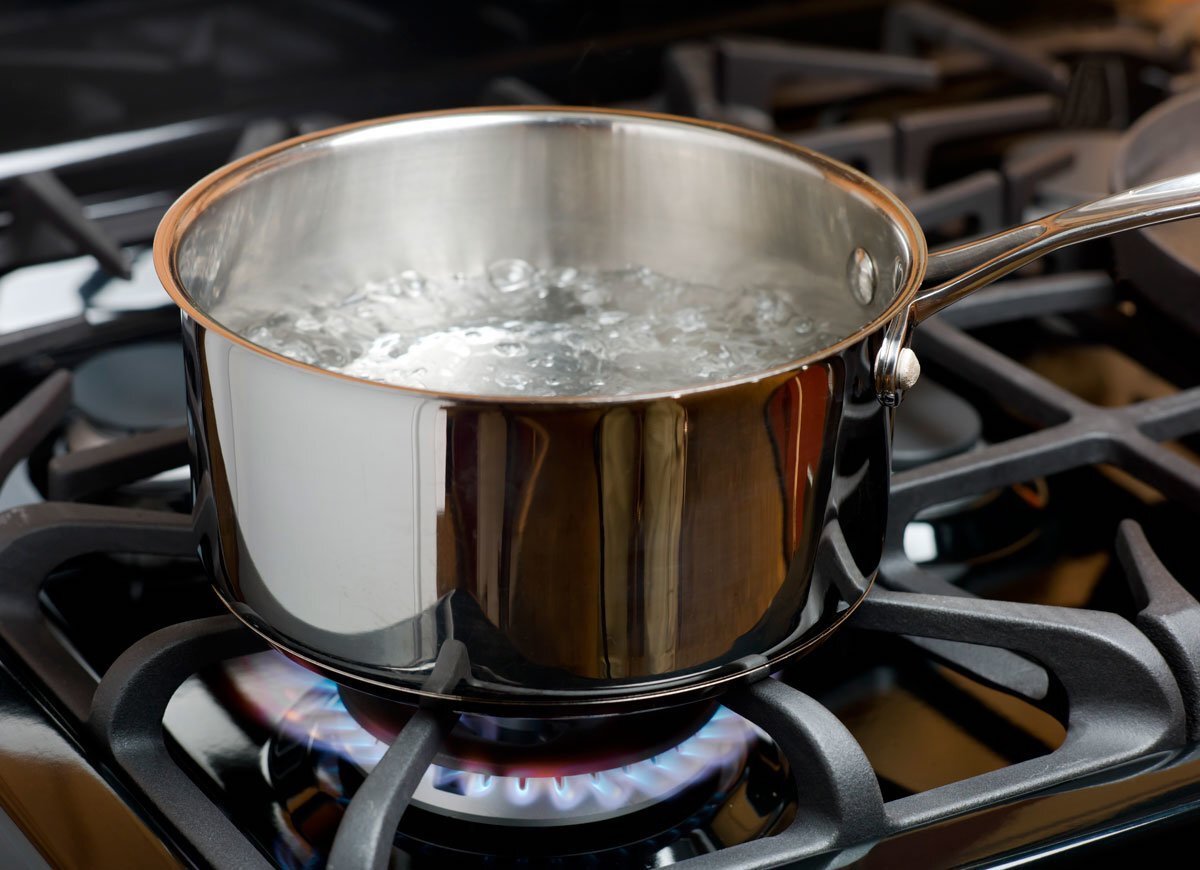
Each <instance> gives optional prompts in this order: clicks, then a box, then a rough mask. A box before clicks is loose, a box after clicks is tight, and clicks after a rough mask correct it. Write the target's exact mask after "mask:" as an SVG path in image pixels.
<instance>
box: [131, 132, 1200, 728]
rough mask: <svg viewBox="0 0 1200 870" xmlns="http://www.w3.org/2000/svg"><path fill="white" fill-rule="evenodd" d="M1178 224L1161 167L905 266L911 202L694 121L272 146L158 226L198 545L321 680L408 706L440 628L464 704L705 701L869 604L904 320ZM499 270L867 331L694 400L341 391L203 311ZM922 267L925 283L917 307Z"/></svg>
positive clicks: (334, 378)
mask: <svg viewBox="0 0 1200 870" xmlns="http://www.w3.org/2000/svg"><path fill="white" fill-rule="evenodd" d="M1197 211H1200V176H1197V177H1187V178H1182V179H1176V180H1174V181H1171V182H1160V183H1159V184H1156V185H1152V186H1149V187H1146V188H1141V189H1138V190H1135V191H1130V192H1128V193H1126V194H1121V195H1119V196H1116V197H1110V198H1109V199H1106V200H1102V201H1100V202H1098V203H1093V204H1091V205H1085V206H1079V207H1076V208H1073V209H1068V210H1066V211H1063V212H1060V213H1058V214H1056V215H1051V216H1049V217H1046V218H1043V219H1041V220H1039V221H1036V222H1034V223H1031V224H1028V225H1026V226H1023V227H1018V228H1016V229H1013V230H1009V231H1007V232H1004V233H1000V234H997V235H996V236H993V237H990V238H988V239H985V240H983V241H981V242H975V243H971V244H968V245H964V246H960V247H958V248H955V249H952V250H950V251H947V252H944V253H942V254H939V255H938V257H937V258H936V259H935V260H934V263H933V265H932V267H931V268H930V270H929V273H928V274H926V259H925V258H926V255H925V245H924V240H923V238H922V237H921V235H920V233H919V232H918V230H917V226H916V222H915V220H914V219H913V218H912V216H911V214H909V213H908V211H907V210H906V209H905V208H904V207H903V206H902V205H900V203H899V202H898V201H897V200H896V199H895V198H894V197H893V196H892V195H891V194H889V193H888V192H887V191H886V190H884V189H883V188H881V187H879V185H877V184H876V183H875V182H873V181H871V180H870V179H868V178H866V177H865V176H862V175H860V174H858V173H856V172H854V171H853V170H850V169H849V168H847V167H844V166H842V165H841V164H838V163H835V162H833V161H829V160H827V159H825V158H823V157H820V156H819V155H816V154H814V153H812V152H808V151H805V150H803V149H798V148H795V147H792V146H790V145H787V144H786V143H783V142H779V141H777V140H774V139H770V138H768V137H764V136H761V135H758V134H755V133H750V132H747V131H739V130H738V129H736V128H731V127H724V126H721V125H717V124H709V123H704V122H696V121H688V120H684V119H677V118H670V117H666V116H654V115H638V114H633V113H619V112H606V111H592V110H588V111H584V110H575V109H538V108H517V109H490V110H479V111H467V112H450V113H431V114H427V115H414V116H406V117H401V118H397V119H390V120H383V121H376V122H369V123H366V124H360V125H352V126H350V127H345V128H340V129H337V130H333V131H327V132H325V133H321V134H317V135H314V136H309V137H302V138H300V139H297V140H292V141H291V142H288V143H282V144H281V145H278V146H275V147H273V148H270V149H267V150H265V151H263V152H260V153H259V154H257V155H252V156H251V157H249V158H246V159H245V160H242V161H240V162H238V163H235V164H232V165H231V166H229V167H226V168H225V169H223V170H220V171H218V172H217V173H215V174H214V175H212V176H209V177H208V178H207V179H205V180H204V181H202V182H200V183H199V184H198V185H196V186H195V187H193V188H192V190H190V191H189V192H188V193H187V194H185V195H184V197H183V198H182V199H181V200H180V201H179V202H178V203H177V204H176V205H175V206H174V207H172V209H171V210H170V212H169V213H168V215H167V217H166V218H165V219H164V221H163V224H162V226H161V227H160V230H159V233H158V236H157V238H156V240H155V263H156V267H157V269H158V271H159V275H160V277H161V278H162V280H163V282H164V284H165V286H166V288H167V291H168V293H170V294H171V296H172V298H174V299H175V301H176V302H177V303H178V304H179V305H180V306H181V308H182V309H183V312H184V318H183V323H184V331H185V345H186V352H187V357H188V381H189V388H190V394H189V414H190V418H191V420H192V430H193V439H194V455H195V463H194V469H193V474H194V483H195V488H196V493H197V498H198V501H199V503H200V504H201V506H202V516H203V517H204V518H205V519H204V521H203V526H204V528H203V529H202V531H203V532H204V538H203V540H202V543H201V550H202V555H203V556H204V558H205V562H206V564H207V566H208V568H209V570H210V572H211V573H212V575H213V577H214V579H215V582H216V585H217V588H218V590H219V592H220V593H221V595H222V597H223V598H224V600H225V601H226V603H227V604H228V605H229V607H230V608H231V609H232V610H233V611H234V612H235V613H237V614H238V615H239V616H240V617H241V618H242V619H243V620H244V621H245V622H246V623H247V624H249V625H251V626H252V627H253V628H255V629H256V630H257V631H259V632H260V633H262V634H263V635H264V636H266V637H267V638H268V639H269V640H271V641H272V642H273V643H275V644H277V645H278V646H280V647H281V648H283V649H285V650H287V651H289V652H290V653H291V654H292V655H294V656H296V657H298V658H300V659H302V660H304V661H307V662H308V663H309V664H311V665H313V666H314V667H317V668H319V669H322V670H324V671H326V672H328V673H330V674H332V675H334V676H336V677H338V678H340V679H357V680H360V681H363V682H366V683H369V684H374V685H376V686H379V687H385V688H389V689H399V690H400V691H402V692H408V693H412V694H416V695H421V694H436V693H424V690H423V689H422V684H423V681H424V680H425V678H426V677H427V676H428V674H429V672H430V670H431V669H432V667H433V663H434V661H435V660H436V659H437V656H438V653H439V650H440V648H441V645H442V644H443V643H444V641H445V640H447V639H448V638H454V639H457V640H461V641H462V642H463V643H464V644H465V645H466V647H467V649H468V650H469V654H470V659H471V668H470V676H469V677H468V678H467V679H466V680H464V681H463V682H462V683H460V685H459V687H458V688H457V689H456V690H455V692H454V694H452V695H448V696H446V697H449V698H450V699H451V700H453V701H454V702H455V703H456V704H457V705H458V706H460V707H472V706H475V707H484V708H486V707H489V706H490V707H493V708H494V707H497V706H500V707H503V706H521V707H523V708H524V709H525V712H529V713H530V715H534V714H535V713H536V714H543V715H545V714H551V713H555V712H567V713H568V714H570V713H572V712H575V713H577V712H581V711H583V708H584V707H588V708H589V709H588V712H595V710H594V709H592V708H595V707H597V706H599V707H604V706H605V705H608V706H609V708H611V707H612V706H613V705H617V704H625V705H639V706H647V705H663V704H667V703H675V702H682V701H686V700H691V699H693V698H695V697H697V696H699V697H703V696H705V695H706V694H712V693H714V692H715V691H717V690H718V689H719V688H720V687H721V686H722V685H724V684H725V683H727V682H729V681H731V680H734V679H737V678H738V677H739V676H740V675H741V674H743V673H744V672H745V670H746V669H747V668H761V667H766V666H769V665H771V664H776V663H778V662H780V661H782V660H783V659H784V658H786V657H788V656H790V655H793V654H795V653H797V652H799V651H800V650H802V649H804V648H805V647H807V646H808V645H810V644H812V643H814V642H815V641H817V640H818V639H819V638H820V637H821V636H822V635H823V633H825V632H827V631H828V630H830V629H831V628H832V627H833V626H834V625H835V624H836V623H837V622H839V621H841V620H842V619H843V618H845V616H846V615H847V613H848V612H849V611H850V610H851V609H853V606H854V605H855V604H856V603H857V602H858V601H859V600H861V598H862V596H863V594H864V593H865V589H866V587H867V586H868V585H869V582H870V579H871V578H873V576H874V573H875V570H876V569H877V567H878V559H879V551H880V546H881V539H882V536H883V524H884V506H883V505H884V501H885V499H886V492H887V486H888V472H887V467H888V435H889V426H888V417H887V412H886V411H885V410H884V409H883V408H882V407H881V405H894V404H896V403H897V402H898V401H899V399H900V396H901V395H902V394H903V390H904V389H907V388H908V387H911V386H912V385H913V384H914V383H915V382H916V378H917V376H918V374H919V372H920V367H919V363H918V362H917V360H916V357H915V355H914V354H913V352H912V351H911V350H910V349H909V348H908V346H907V345H908V340H909V338H910V336H911V331H912V328H913V327H914V326H915V325H916V324H917V323H918V322H919V321H920V320H921V319H923V318H924V317H926V316H928V315H930V314H932V313H933V312H934V311H936V310H938V309H939V308H940V307H942V306H943V305H946V304H949V303H950V302H952V301H954V300H955V299H958V298H960V297H961V296H962V295H964V294H965V293H968V292H970V291H971V290H973V289H975V288H976V287H979V286H982V285H983V284H986V283H987V282H989V281H991V280H994V279H995V278H997V277H999V276H1001V275H1003V274H1006V273H1007V272H1009V271H1011V270H1012V269H1015V268H1017V267H1018V266H1019V265H1021V264H1023V263H1025V262H1028V261H1029V260H1030V259H1033V258H1034V257H1036V256H1040V255H1041V254H1042V253H1045V252H1047V251H1049V250H1052V249H1054V248H1056V247H1059V246H1061V245H1064V244H1069V243H1072V242H1076V241H1082V240H1084V239H1088V238H1094V237H1096V236H1098V235H1105V234H1107V233H1111V232H1116V231H1117V230H1120V229H1126V228H1129V227H1133V226H1141V225H1144V224H1146V223H1152V222H1156V221H1165V220H1173V219H1176V218H1181V217H1186V216H1189V215H1191V214H1194V213H1196V212H1197ZM512 256H520V257H523V258H525V259H527V260H529V261H530V262H533V263H534V264H536V265H538V266H551V265H555V264H562V263H570V264H584V265H586V266H588V267H596V268H601V269H607V268H617V267H620V266H623V265H625V264H628V263H638V264H641V265H645V266H647V267H649V268H651V269H654V270H656V271H659V272H662V273H664V274H668V275H672V276H675V277H678V278H683V279H686V280H704V281H707V282H709V283H716V284H722V283H725V282H728V284H729V286H741V285H742V284H743V283H744V282H745V281H747V280H748V279H754V280H770V281H776V282H785V283H786V284H787V285H789V286H793V287H798V288H800V289H799V290H797V291H796V292H798V293H810V294H812V299H813V302H814V304H815V303H817V302H818V301H819V302H820V304H821V305H822V306H829V305H832V306H836V307H839V308H841V310H843V311H845V312H847V313H849V314H852V315H853V317H854V319H855V322H860V323H861V324H862V325H861V327H860V328H859V329H857V330H856V331H854V332H853V333H851V334H850V335H847V336H845V337H844V338H842V339H841V340H840V341H837V342H836V343H834V344H833V345H832V346H830V347H828V348H826V349H824V350H822V351H818V352H816V353H814V354H811V355H810V356H808V357H805V358H802V359H797V360H793V361H790V362H787V363H784V364H781V365H779V366H777V367H776V368H774V369H771V370H768V371H764V372H759V373H756V374H754V375H751V376H745V377H741V378H739V379H736V380H731V381H727V382H723V383H715V384H706V385H704V386H702V387H697V388H695V389H691V390H684V391H670V392H666V391H664V392H658V393H654V392H650V393H645V394H642V395H636V396H622V397H593V396H588V397H580V396H563V397H528V398H525V397H521V398H514V397H511V396H509V397H488V396H480V395H472V394H445V393H442V394H439V393H434V392H430V391H425V390H416V389H406V388H400V387H396V386H392V385H387V384H378V383H370V382H366V381H361V380H357V379H354V378H350V377H346V376H344V375H339V374H334V373H331V372H328V371H324V370H321V369H318V368H315V367H312V366H308V365H305V364H302V363H298V362H295V361H293V360H289V359H286V358H284V357H281V356H278V355H276V354H273V353H271V352H269V351H266V350H264V349H263V348H260V347H257V346H255V345H253V344H251V343H249V342H248V341H246V340H245V339H244V338H242V337H240V336H238V335H236V334H235V333H233V332H232V331H230V330H229V329H227V328H226V327H224V326H222V325H221V316H222V311H224V310H226V309H227V308H228V307H229V306H240V305H245V304H253V305H255V306H257V307H270V306H271V305H272V304H282V303H283V302H285V301H286V302H291V303H294V302H295V301H297V300H298V299H299V300H307V299H312V298H315V297H316V296H317V295H319V294H321V293H322V292H323V291H326V290H328V288H329V287H331V286H349V285H358V284H360V283H362V282H364V281H366V280H369V279H371V278H374V277H378V276H379V275H381V274H383V275H387V274H394V273H396V272H398V271H399V270H403V269H416V270H417V271H418V272H420V273H422V274H425V275H429V276H433V277H445V276H448V275H450V274H453V273H456V272H467V273H472V272H479V271H482V270H483V269H484V268H485V267H486V266H487V264H488V263H490V262H492V261H494V260H496V259H498V258H505V257H512ZM922 280H924V281H925V282H926V284H932V283H935V282H940V283H937V286H934V287H932V288H931V289H927V290H925V291H924V292H922V293H921V294H920V295H918V288H919V285H920V284H921V282H922ZM876 396H877V397H878V398H879V400H880V403H879V404H876V402H875V401H874V398H875V397H876ZM864 493H866V494H864ZM846 502H852V503H854V507H853V509H851V510H847V509H846ZM840 538H844V541H842V542H841V544H840V545H843V546H845V547H847V548H848V550H849V552H851V553H852V554H853V555H854V558H855V560H856V562H857V568H858V569H859V575H860V576H861V577H862V578H865V582H862V581H860V582H857V583H856V582H853V581H850V580H847V579H846V578H836V577H832V576H828V575H827V574H821V573H816V574H815V573H814V571H813V565H814V562H815V560H816V559H817V556H818V544H819V542H824V545H825V546H839V539H840ZM834 584H837V585H839V586H840V587H841V588H838V589H834V588H832V586H833V585H834ZM438 696H439V697H442V696H441V695H438Z"/></svg>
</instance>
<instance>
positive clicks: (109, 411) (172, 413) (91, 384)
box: [74, 341, 187, 446]
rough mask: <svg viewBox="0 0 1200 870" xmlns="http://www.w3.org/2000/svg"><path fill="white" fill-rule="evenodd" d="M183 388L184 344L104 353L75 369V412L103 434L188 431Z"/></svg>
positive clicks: (154, 343) (144, 344)
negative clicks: (181, 428)
mask: <svg viewBox="0 0 1200 870" xmlns="http://www.w3.org/2000/svg"><path fill="white" fill-rule="evenodd" d="M182 383H183V353H182V352H181V351H180V349H179V344H178V342H172V341H145V342H140V343H138V344H131V345H125V346H123V347H118V348H114V349H112V350H106V351H101V352H100V353H97V354H96V355H95V356H93V357H91V358H90V359H88V360H87V361H86V362H84V363H82V364H81V365H80V366H79V367H78V368H76V369H75V380H74V384H75V390H74V399H75V407H76V408H78V409H79V411H80V412H81V413H82V415H83V417H84V418H85V419H86V421H87V423H88V424H89V425H88V430H89V431H90V432H93V433H97V434H98V433H101V432H117V433H122V434H132V433H134V432H147V431H151V430H154V429H166V428H168V427H170V426H182V425H183V424H184V423H185V422H186V421H187V408H186V406H185V404H184V394H183V389H182V388H181V387H180V384H182ZM101 437H102V436H101ZM86 446H95V445H94V444H89V445H86Z"/></svg>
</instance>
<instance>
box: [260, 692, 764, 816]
mask: <svg viewBox="0 0 1200 870" xmlns="http://www.w3.org/2000/svg"><path fill="white" fill-rule="evenodd" d="M480 724H486V723H480ZM627 724H628V723H627ZM769 739H770V738H768V737H767V736H766V735H765V734H764V733H763V732H762V731H761V730H760V729H759V728H757V727H756V726H754V725H752V724H750V723H749V722H748V721H746V720H745V719H743V718H741V717H740V716H738V715H736V714H734V713H733V712H731V711H730V710H727V709H725V708H724V707H718V708H717V710H716V711H715V712H714V713H713V714H712V715H711V717H710V718H709V719H708V721H707V722H705V723H704V724H703V725H702V726H701V727H700V729H699V730H698V731H696V732H695V733H693V734H692V735H691V736H688V737H685V738H684V739H683V741H682V742H680V743H678V744H677V745H675V746H674V747H671V748H665V749H663V750H662V751H660V752H658V753H656V754H654V755H651V756H650V757H649V758H644V759H642V760H640V761H633V762H631V763H628V764H620V763H617V764H616V765H613V766H607V767H604V766H598V767H597V768H596V769H595V770H592V771H589V772H581V773H576V772H565V771H564V772H558V773H556V774H555V773H551V772H550V771H549V770H545V769H544V772H543V774H542V775H540V776H514V775H505V774H501V773H492V772H487V771H486V770H484V769H483V766H482V763H481V762H480V761H479V760H478V758H476V759H473V760H472V763H473V767H474V768H475V769H472V770H462V769H459V768H458V767H456V766H455V767H451V766H446V765H445V764H442V763H435V764H433V765H430V767H429V769H428V770H427V771H426V772H425V775H424V777H422V779H421V783H420V785H418V786H417V790H416V793H415V794H414V796H413V805H414V806H418V807H421V808H423V809H425V810H429V811H431V812H436V813H441V814H443V815H449V816H453V817H455V818H458V819H463V820H467V821H475V822H479V823H484V824H490V825H545V826H563V825H577V824H587V823H591V822H597V821H602V820H604V819H611V818H616V817H618V816H626V815H631V814H633V813H637V812H640V811H642V810H645V809H647V808H649V807H652V806H655V805H657V804H660V803H662V802H663V801H667V800H669V799H671V798H673V797H675V796H676V795H679V794H681V793H683V792H685V791H688V790H690V789H693V788H695V787H697V786H701V785H704V786H705V787H711V789H712V791H713V793H717V794H721V793H726V792H728V791H729V789H730V788H731V787H732V786H733V785H734V783H736V781H737V779H738V777H739V776H740V775H741V772H742V771H743V770H744V768H745V766H746V761H747V758H748V756H749V753H750V750H751V748H752V747H753V746H754V745H755V744H756V743H758V742H759V741H760V740H766V741H769ZM297 745H303V746H305V747H306V749H307V751H308V755H309V758H310V760H311V761H312V763H313V764H314V765H315V767H316V770H317V775H318V779H325V780H327V781H330V782H332V781H333V780H334V778H335V777H337V776H338V775H339V774H338V773H336V771H339V770H340V769H341V768H342V764H341V762H343V761H349V762H350V763H351V764H352V765H353V766H354V767H355V768H357V770H358V771H360V772H361V773H362V774H363V775H365V774H369V773H370V772H371V771H372V770H374V769H375V765H376V764H378V763H379V760H380V759H381V758H383V754H384V753H385V752H386V751H387V748H388V744H387V743H385V742H383V741H382V740H379V739H378V738H377V737H375V736H374V735H373V734H371V732H370V731H368V730H366V729H365V728H364V727H363V726H361V725H360V724H359V723H358V721H357V720H356V719H355V718H354V717H353V716H352V715H350V712H349V711H348V710H347V708H346V705H345V704H344V703H343V702H342V699H341V696H340V695H339V693H338V688H337V685H336V684H334V683H332V682H330V681H328V680H322V681H320V682H319V683H318V684H317V685H315V686H314V687H313V688H312V689H310V690H309V691H308V692H307V693H306V694H305V695H304V696H303V697H302V698H301V699H300V700H299V701H298V702H297V703H296V704H295V705H294V706H292V707H291V708H290V709H289V710H288V711H287V712H285V713H284V715H283V717H282V719H281V721H280V726H279V733H277V734H276V736H275V738H274V742H273V744H272V745H271V746H270V748H269V749H268V754H269V757H271V758H290V757H291V755H292V752H293V748H294V747H295V746H297ZM604 763H605V762H603V761H599V760H598V761H597V762H596V764H597V765H603V764H604ZM609 764H610V765H611V764H612V762H609ZM570 769H571V768H568V770H570Z"/></svg>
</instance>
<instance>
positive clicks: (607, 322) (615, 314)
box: [596, 309, 629, 326]
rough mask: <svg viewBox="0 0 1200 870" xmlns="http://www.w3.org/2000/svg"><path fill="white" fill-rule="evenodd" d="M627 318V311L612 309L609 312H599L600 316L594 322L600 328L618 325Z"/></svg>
mask: <svg viewBox="0 0 1200 870" xmlns="http://www.w3.org/2000/svg"><path fill="white" fill-rule="evenodd" d="M627 317H629V312H628V311H621V310H619V309H612V310H610V311H602V312H600V315H599V316H598V317H597V318H596V322H597V323H599V324H600V325H601V326H613V325H615V324H618V323H620V322H621V321H622V320H625V319H626V318H627Z"/></svg>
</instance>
